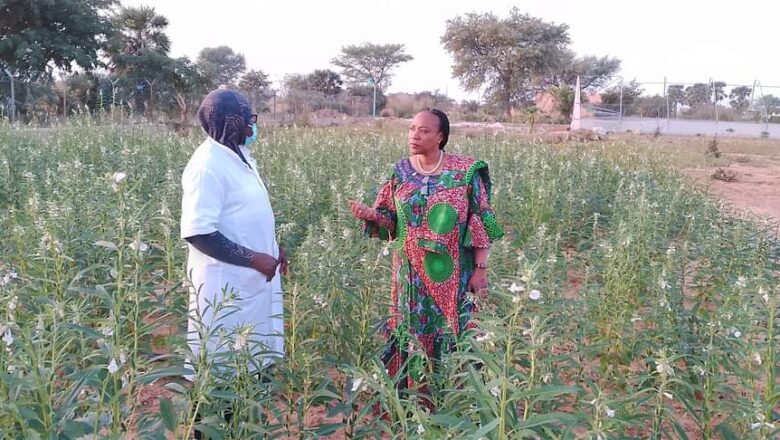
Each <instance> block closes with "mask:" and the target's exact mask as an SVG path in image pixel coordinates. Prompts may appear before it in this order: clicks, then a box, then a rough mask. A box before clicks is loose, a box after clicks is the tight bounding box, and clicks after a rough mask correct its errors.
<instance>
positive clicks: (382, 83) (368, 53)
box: [331, 43, 414, 92]
mask: <svg viewBox="0 0 780 440" xmlns="http://www.w3.org/2000/svg"><path fill="white" fill-rule="evenodd" d="M412 59H414V58H413V57H412V56H411V55H409V54H407V53H406V49H405V48H404V45H403V44H374V43H363V44H361V45H351V46H345V47H342V48H341V55H339V56H337V57H336V58H334V59H333V60H332V61H331V62H332V63H333V64H334V65H335V66H338V67H340V68H341V74H342V75H343V76H344V78H346V79H347V82H348V83H349V85H350V86H351V87H356V88H358V87H361V86H363V85H365V84H367V83H368V81H369V80H373V81H374V82H375V83H376V87H377V89H379V91H381V92H384V91H386V90H387V87H389V86H390V81H391V79H392V76H393V74H392V71H393V69H394V68H395V67H396V66H398V65H399V64H401V63H405V62H407V61H411V60H412Z"/></svg>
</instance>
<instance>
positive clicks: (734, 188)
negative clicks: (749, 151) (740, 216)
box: [684, 157, 780, 223]
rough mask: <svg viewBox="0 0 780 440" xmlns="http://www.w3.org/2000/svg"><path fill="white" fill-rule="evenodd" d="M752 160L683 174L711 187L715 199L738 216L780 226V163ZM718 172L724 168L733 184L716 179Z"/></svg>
mask: <svg viewBox="0 0 780 440" xmlns="http://www.w3.org/2000/svg"><path fill="white" fill-rule="evenodd" d="M746 159H747V158H746ZM750 159H751V160H750V162H748V163H732V164H730V165H728V166H723V167H708V168H689V169H686V170H684V171H685V173H686V174H688V175H689V176H691V177H693V178H694V179H695V180H697V181H699V182H701V183H702V184H704V185H706V186H708V187H709V189H710V192H711V193H712V195H713V196H715V197H716V198H720V199H722V200H724V201H725V202H726V204H727V205H728V206H729V207H730V208H732V209H734V210H735V211H737V212H738V213H748V214H751V215H754V216H757V217H759V218H764V219H770V220H772V221H774V222H775V223H777V222H780V161H777V160H773V159H769V158H766V157H760V158H750ZM718 168H722V169H723V171H724V172H725V174H726V175H727V176H733V178H734V180H732V181H724V180H717V179H713V178H712V175H713V173H714V172H715V171H717V170H718Z"/></svg>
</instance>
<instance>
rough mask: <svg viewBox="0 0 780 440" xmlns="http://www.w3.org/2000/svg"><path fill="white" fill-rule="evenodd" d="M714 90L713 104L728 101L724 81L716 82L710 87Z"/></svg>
mask: <svg viewBox="0 0 780 440" xmlns="http://www.w3.org/2000/svg"><path fill="white" fill-rule="evenodd" d="M710 87H711V88H712V102H713V103H714V104H717V103H719V102H721V101H723V100H724V99H726V91H725V90H724V89H725V88H726V83H724V82H723V81H715V82H713V83H712V85H711V86H710Z"/></svg>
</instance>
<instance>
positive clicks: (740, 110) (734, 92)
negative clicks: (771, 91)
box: [729, 86, 753, 116]
mask: <svg viewBox="0 0 780 440" xmlns="http://www.w3.org/2000/svg"><path fill="white" fill-rule="evenodd" d="M752 92H753V90H752V89H751V88H750V87H748V86H739V87H734V88H733V89H731V92H730V93H729V104H731V108H733V109H734V110H735V111H736V112H737V114H738V115H740V116H741V115H743V114H744V113H745V110H747V108H748V106H749V105H750V94H751V93H752Z"/></svg>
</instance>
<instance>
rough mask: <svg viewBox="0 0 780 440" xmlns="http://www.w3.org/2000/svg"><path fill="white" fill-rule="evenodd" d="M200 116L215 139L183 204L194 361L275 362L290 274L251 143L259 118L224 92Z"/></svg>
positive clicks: (205, 146) (188, 177) (192, 168)
mask: <svg viewBox="0 0 780 440" xmlns="http://www.w3.org/2000/svg"><path fill="white" fill-rule="evenodd" d="M198 118H199V119H200V123H201V126H202V127H203V130H204V131H205V132H206V134H207V135H208V137H207V138H206V140H205V141H203V143H202V144H201V145H200V146H199V147H198V148H197V150H195V152H194V153H193V155H192V157H191V158H190V160H189V162H188V163H187V166H186V168H185V170H184V173H183V175H182V190H183V192H182V206H181V237H182V238H183V239H185V240H186V241H187V243H188V248H189V256H188V259H187V275H188V278H189V280H190V282H191V284H190V302H189V321H188V329H187V331H188V342H189V345H190V348H191V349H192V353H193V355H194V358H193V359H194V361H193V363H195V364H202V358H206V359H209V360H214V359H215V356H214V355H215V354H218V353H224V352H226V351H229V350H232V349H238V350H243V349H249V350H251V352H252V353H253V354H254V355H255V356H256V357H260V356H262V358H261V359H258V360H260V361H261V362H258V364H260V365H263V366H268V365H269V364H272V363H273V359H274V358H275V357H280V356H283V355H284V337H283V336H284V323H283V320H282V311H283V308H282V288H281V280H280V273H286V271H287V260H286V258H285V255H284V252H283V251H282V249H281V248H279V245H278V244H277V241H276V234H275V223H274V222H275V220H274V213H273V211H272V209H271V204H270V200H269V197H268V192H267V190H266V186H265V184H264V183H263V180H262V179H261V178H260V175H259V174H258V171H257V164H256V162H255V161H254V159H252V157H251V155H250V154H249V149H248V148H247V146H248V145H249V144H251V143H252V142H253V141H254V140H255V139H256V137H257V115H253V114H252V113H251V106H250V104H249V101H248V100H247V99H246V98H245V97H244V96H243V95H241V94H240V93H238V92H236V91H233V90H223V89H220V90H215V91H213V92H211V93H209V94H208V95H207V96H206V98H205V99H204V100H203V103H202V104H201V106H200V108H199V109H198ZM218 326H221V329H220V330H219V331H218V332H214V331H213V330H214V329H216V328H218ZM209 333H211V335H210V336H206V335H208V334H209ZM220 333H221V334H220ZM199 359H200V360H201V361H200V362H199V361H198V360H199ZM192 377H194V376H192Z"/></svg>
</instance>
